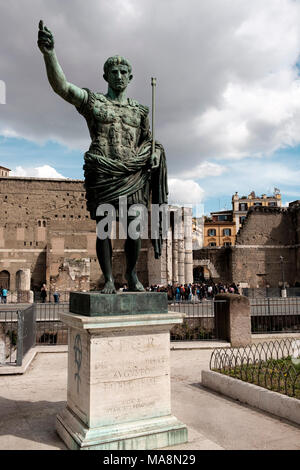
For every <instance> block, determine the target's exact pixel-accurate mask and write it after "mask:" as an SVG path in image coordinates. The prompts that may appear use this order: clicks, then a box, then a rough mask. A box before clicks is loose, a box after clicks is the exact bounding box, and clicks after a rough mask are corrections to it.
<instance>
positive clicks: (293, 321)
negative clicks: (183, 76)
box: [249, 297, 300, 334]
mask: <svg viewBox="0 0 300 470" xmlns="http://www.w3.org/2000/svg"><path fill="white" fill-rule="evenodd" d="M249 300H250V313H251V331H252V333H254V334H258V333H296V332H300V298H297V297H295V298H279V299H275V298H266V299H254V298H252V299H249Z"/></svg>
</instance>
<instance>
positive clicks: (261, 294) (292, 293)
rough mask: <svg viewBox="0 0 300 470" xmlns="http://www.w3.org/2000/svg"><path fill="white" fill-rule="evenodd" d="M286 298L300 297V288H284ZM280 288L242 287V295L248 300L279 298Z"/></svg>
mask: <svg viewBox="0 0 300 470" xmlns="http://www.w3.org/2000/svg"><path fill="white" fill-rule="evenodd" d="M285 290H286V295H287V297H300V287H286V289H285ZM281 291H282V288H281V287H259V288H250V287H244V288H243V289H242V294H243V295H245V296H246V297H249V298H250V299H264V298H266V297H272V298H273V297H281Z"/></svg>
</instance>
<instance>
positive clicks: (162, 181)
mask: <svg viewBox="0 0 300 470" xmlns="http://www.w3.org/2000/svg"><path fill="white" fill-rule="evenodd" d="M86 90H87V92H88V98H87V100H86V101H85V102H84V103H83V104H82V105H81V106H80V108H77V109H78V111H79V112H80V114H82V115H83V116H84V117H85V118H86V121H87V125H88V128H89V131H90V136H91V139H92V143H91V146H90V149H89V151H88V152H86V153H85V155H84V166H83V169H84V177H85V189H86V199H87V209H88V211H89V212H90V215H91V218H92V219H96V211H97V207H98V206H99V205H100V204H112V205H113V206H114V207H115V208H116V210H117V209H118V204H119V198H120V197H122V196H126V197H127V204H128V207H129V206H130V205H132V204H143V205H145V206H146V207H148V208H149V202H150V200H151V202H152V204H167V202H168V184H167V166H166V157H165V152H164V149H163V146H162V145H161V144H160V143H158V142H155V148H156V149H159V150H160V152H161V157H160V164H159V167H158V168H157V169H155V170H153V171H151V169H150V164H149V159H150V157H151V153H152V139H151V133H150V130H149V119H148V112H149V111H148V108H146V107H145V106H142V105H140V104H139V103H137V101H135V100H130V99H128V104H126V105H120V104H118V103H114V102H112V101H110V100H109V99H108V98H107V97H106V96H104V95H102V94H100V93H93V92H91V91H90V90H88V89H86ZM112 131H113V132H114V134H113V132H112ZM125 133H126V134H125ZM128 133H131V135H132V136H133V138H131V139H129V140H128V139H127V140H125V138H124V136H125V135H128ZM112 135H113V138H114V140H113V139H112V137H111V136H112ZM122 143H124V144H123V145H122ZM117 213H118V211H117ZM152 245H153V247H154V252H155V258H159V257H160V256H161V246H162V231H161V220H160V227H159V236H158V238H155V239H153V240H152Z"/></svg>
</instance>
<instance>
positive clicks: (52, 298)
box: [33, 290, 70, 303]
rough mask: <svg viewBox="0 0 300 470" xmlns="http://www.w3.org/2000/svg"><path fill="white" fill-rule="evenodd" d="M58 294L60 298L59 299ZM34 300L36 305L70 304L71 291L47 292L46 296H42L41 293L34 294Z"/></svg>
mask: <svg viewBox="0 0 300 470" xmlns="http://www.w3.org/2000/svg"><path fill="white" fill-rule="evenodd" d="M57 294H59V295H58V297H57ZM33 299H34V302H35V303H61V302H62V303H64V302H69V299H70V291H59V292H57V291H51V290H50V291H46V296H45V297H43V296H42V292H41V291H34V292H33Z"/></svg>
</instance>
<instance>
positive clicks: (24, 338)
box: [16, 305, 36, 366]
mask: <svg viewBox="0 0 300 470" xmlns="http://www.w3.org/2000/svg"><path fill="white" fill-rule="evenodd" d="M35 344H36V312H35V308H34V305H31V306H30V307H28V308H26V309H25V310H20V311H18V338H17V358H16V364H17V366H21V365H22V362H23V357H24V356H25V354H26V353H27V352H28V351H29V350H30V349H31V348H32V347H33V346H35Z"/></svg>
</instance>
